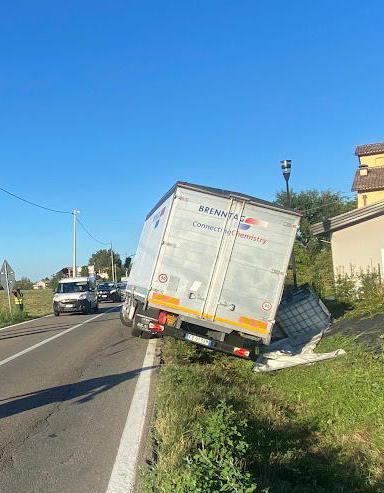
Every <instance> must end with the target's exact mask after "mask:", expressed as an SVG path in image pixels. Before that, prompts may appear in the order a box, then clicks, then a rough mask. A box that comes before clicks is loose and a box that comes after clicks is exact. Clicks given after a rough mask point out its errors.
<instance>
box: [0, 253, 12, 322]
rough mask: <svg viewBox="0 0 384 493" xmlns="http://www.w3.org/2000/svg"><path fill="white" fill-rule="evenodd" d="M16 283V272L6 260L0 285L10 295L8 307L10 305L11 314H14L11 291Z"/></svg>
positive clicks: (0, 272)
mask: <svg viewBox="0 0 384 493" xmlns="http://www.w3.org/2000/svg"><path fill="white" fill-rule="evenodd" d="M15 282H16V278H15V271H14V270H13V269H12V267H11V266H10V265H9V263H8V262H7V261H6V260H4V262H3V265H2V266H1V270H0V283H1V285H2V286H3V288H4V289H5V290H6V291H7V293H8V305H9V311H10V313H12V306H11V290H12V288H13V286H14V285H15Z"/></svg>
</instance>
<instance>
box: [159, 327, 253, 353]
mask: <svg viewBox="0 0 384 493" xmlns="http://www.w3.org/2000/svg"><path fill="white" fill-rule="evenodd" d="M154 325H157V326H158V324H154ZM159 327H162V330H151V328H149V330H150V332H152V334H158V335H166V336H170V337H174V338H175V339H180V340H181V341H185V342H192V343H193V344H197V345H198V346H202V347H205V348H206V349H211V350H213V351H220V352H221V353H226V354H230V355H232V356H237V357H241V358H242V359H248V360H251V361H255V360H256V358H257V356H258V354H259V350H258V348H257V347H253V348H249V349H247V348H244V347H237V346H233V345H231V344H227V343H225V342H222V341H218V340H216V339H213V338H212V337H208V336H206V335H204V336H201V335H199V334H194V333H193V332H189V331H186V330H183V329H178V328H176V327H171V326H170V325H164V326H159Z"/></svg>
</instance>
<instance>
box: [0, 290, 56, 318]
mask: <svg viewBox="0 0 384 493" xmlns="http://www.w3.org/2000/svg"><path fill="white" fill-rule="evenodd" d="M52 296H53V295H52V291H51V290H50V289H42V290H30V291H24V311H23V312H19V311H18V309H16V307H15V305H14V301H13V297H12V298H11V303H12V314H10V313H9V308H8V297H7V293H6V292H5V291H0V327H6V326H7V325H12V324H16V323H19V322H23V321H24V320H29V319H33V318H37V317H43V316H44V315H48V314H49V313H51V312H52Z"/></svg>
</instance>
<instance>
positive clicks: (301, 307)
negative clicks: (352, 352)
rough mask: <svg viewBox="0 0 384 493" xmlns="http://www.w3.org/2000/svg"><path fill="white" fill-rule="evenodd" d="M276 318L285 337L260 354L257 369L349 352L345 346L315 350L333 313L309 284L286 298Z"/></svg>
mask: <svg viewBox="0 0 384 493" xmlns="http://www.w3.org/2000/svg"><path fill="white" fill-rule="evenodd" d="M276 321H277V324H278V325H277V328H278V333H279V335H280V336H282V335H283V334H284V335H285V337H284V338H283V339H279V340H277V341H276V342H273V343H272V344H271V345H270V346H269V351H268V352H266V353H263V354H261V355H260V356H259V357H258V359H257V360H256V363H255V367H254V371H255V372H268V371H274V370H281V369H283V368H290V367H292V366H297V365H307V364H310V363H316V362H317V361H323V360H327V359H333V358H336V357H337V356H341V355H343V354H345V351H344V349H337V350H336V351H332V352H330V353H315V352H314V350H315V348H316V346H317V344H318V343H319V342H320V339H321V338H322V336H323V334H324V332H325V331H326V330H327V329H328V327H329V325H330V321H331V315H330V313H329V311H328V310H327V308H326V307H325V306H324V304H323V303H322V302H321V300H320V299H319V297H318V296H317V295H316V293H315V292H314V291H313V290H312V289H311V288H310V287H309V286H308V285H305V286H302V287H301V288H299V289H297V290H296V291H295V292H294V293H293V294H290V295H289V296H287V297H286V298H284V299H283V300H282V302H281V304H280V307H279V310H278V313H277V316H276Z"/></svg>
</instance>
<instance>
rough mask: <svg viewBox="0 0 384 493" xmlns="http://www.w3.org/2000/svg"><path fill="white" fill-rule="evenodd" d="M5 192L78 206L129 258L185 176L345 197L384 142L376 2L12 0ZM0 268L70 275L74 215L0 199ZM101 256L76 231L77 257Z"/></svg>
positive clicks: (2, 133) (1, 27)
mask: <svg viewBox="0 0 384 493" xmlns="http://www.w3.org/2000/svg"><path fill="white" fill-rule="evenodd" d="M1 7H2V9H1V11H2V13H1V16H0V44H1V47H2V49H1V56H0V115H1V117H0V142H1V146H0V150H1V152H0V159H1V178H0V186H2V187H4V188H7V189H9V190H11V191H13V192H15V193H18V194H20V195H22V196H24V197H26V198H28V199H30V200H34V201H38V202H40V203H42V204H44V205H47V206H49V207H53V208H57V209H65V210H67V209H68V210H71V209H72V208H74V207H76V208H78V209H80V211H81V215H80V218H81V219H82V221H83V222H84V223H85V224H86V225H87V227H88V228H89V229H90V230H91V231H92V232H93V234H94V235H96V236H98V237H99V238H100V239H106V240H107V241H108V240H109V239H112V240H113V242H114V245H115V246H116V249H117V250H118V251H119V252H121V253H122V254H123V253H126V252H127V253H132V252H133V251H134V250H135V248H136V244H137V239H138V235H139V233H140V229H141V225H142V221H143V218H144V216H145V214H146V212H147V211H148V210H149V209H150V208H151V207H152V205H153V204H154V203H155V202H156V201H157V199H158V198H159V197H160V196H161V195H162V194H163V193H164V192H166V191H167V190H168V189H169V188H170V187H171V186H172V184H173V183H174V182H175V181H177V180H185V181H191V182H195V183H200V184H203V185H211V186H217V187H223V188H230V189H233V190H237V191H240V192H244V193H249V194H252V195H256V196H259V197H261V198H265V199H273V197H274V195H275V192H276V191H277V190H279V189H280V188H281V187H282V185H283V182H282V177H281V174H280V170H279V161H280V160H281V159H284V158H290V159H292V160H293V173H292V178H291V184H292V187H293V188H294V189H295V190H301V189H306V188H318V189H325V188H332V189H334V190H340V191H343V192H348V191H349V190H350V186H351V181H352V176H353V172H354V169H355V167H356V165H357V162H356V158H355V157H354V155H353V152H354V146H355V145H356V144H362V143H368V142H375V141H382V140H384V136H383V129H382V118H383V109H384V108H383V102H384V91H383V82H384V73H383V70H384V68H383V64H382V63H381V58H382V53H383V51H384V50H383V49H384V38H383V34H382V32H383V30H382V18H383V14H384V4H383V3H382V2H379V1H368V2H361V1H359V2H357V1H354V0H352V1H348V2H347V1H328V0H325V1H322V2H308V1H296V2H295V1H293V2H286V1H267V0H265V1H257V0H252V1H242V0H237V1H233V0H232V1H226V0H220V1H209V0H208V1H207V0H206V1H188V2H186V1H180V0H179V1H162V2H160V1H145V0H142V1H127V0H125V1H114V0H111V1H109V2H105V1H98V0H92V1H88V0H75V1H73V0H66V1H65V2H52V1H51V0H46V1H39V0H37V1H36V2H30V1H16V2H10V1H4V2H2V4H1ZM0 210H1V214H2V226H3V233H2V234H1V236H0V257H6V258H7V259H8V260H9V262H10V263H11V265H12V267H14V268H15V270H16V274H17V275H18V277H20V276H22V275H27V276H30V277H31V278H32V279H38V278H40V277H41V276H45V275H50V274H52V273H53V272H55V271H56V270H58V269H59V268H61V267H62V266H63V265H68V264H70V263H71V241H72V239H71V217H70V216H64V215H56V214H50V213H48V212H43V211H40V210H38V209H34V208H32V207H29V206H26V205H24V204H22V203H21V202H18V201H16V200H14V199H12V198H10V197H8V196H7V195H4V194H1V193H0ZM98 247H99V245H98V244H97V243H95V242H93V241H92V240H90V239H89V238H88V237H86V236H85V235H84V234H83V233H82V232H81V231H79V253H78V256H79V261H80V262H81V263H87V260H88V258H89V256H90V254H91V253H92V252H93V251H94V250H96V249H97V248H98Z"/></svg>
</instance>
